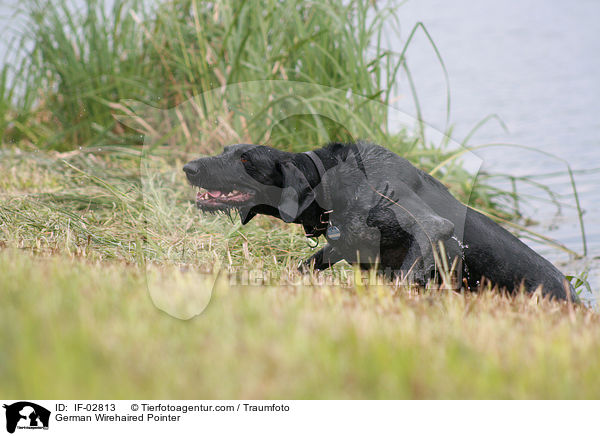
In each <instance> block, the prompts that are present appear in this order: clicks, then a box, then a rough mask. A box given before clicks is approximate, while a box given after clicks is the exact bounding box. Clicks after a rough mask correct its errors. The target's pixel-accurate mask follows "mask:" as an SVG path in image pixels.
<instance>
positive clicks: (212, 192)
mask: <svg viewBox="0 0 600 436" xmlns="http://www.w3.org/2000/svg"><path fill="white" fill-rule="evenodd" d="M208 195H210V196H211V197H212V198H217V197H220V196H221V191H208Z"/></svg>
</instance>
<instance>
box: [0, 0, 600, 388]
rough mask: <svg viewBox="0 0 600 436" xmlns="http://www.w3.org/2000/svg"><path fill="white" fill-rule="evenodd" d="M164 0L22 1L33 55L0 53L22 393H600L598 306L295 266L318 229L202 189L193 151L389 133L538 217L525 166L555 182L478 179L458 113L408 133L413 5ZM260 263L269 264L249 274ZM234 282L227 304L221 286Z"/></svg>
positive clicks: (10, 282) (9, 328) (453, 185)
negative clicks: (396, 27) (405, 104)
mask: <svg viewBox="0 0 600 436" xmlns="http://www.w3.org/2000/svg"><path fill="white" fill-rule="evenodd" d="M145 4H147V2H137V1H136V0H116V1H115V2H114V3H113V8H112V9H111V10H110V11H109V10H106V9H105V6H104V5H103V3H102V2H99V1H91V2H87V3H86V6H85V7H84V8H83V9H82V10H79V11H77V10H74V9H73V8H71V7H69V4H68V2H66V1H54V2H42V1H36V0H29V1H28V2H26V3H25V5H24V12H23V13H24V14H25V15H26V17H27V20H28V26H27V29H28V30H26V31H25V32H24V33H23V34H22V39H21V40H20V41H18V44H17V46H18V47H21V48H23V47H32V48H31V52H30V53H28V54H27V55H25V56H22V57H21V58H20V59H19V61H18V62H17V63H15V64H14V65H15V66H14V67H13V64H11V65H6V66H4V67H3V69H2V70H0V136H1V137H2V138H3V143H2V148H0V173H1V174H2V175H3V176H2V178H1V179H0V296H1V298H2V299H3V304H1V305H0V328H1V329H2V332H3V335H2V336H1V337H0V356H2V358H0V381H1V383H0V396H2V397H11V398H21V397H22V398H26V397H27V398H35V397H52V398H59V397H78V398H131V397H136V398H148V397H152V398H159V397H170V398H183V397H185V398H198V397H201V398H230V397H244V398H285V397H293V398H593V397H597V396H598V392H597V391H598V388H597V383H595V380H596V379H597V376H598V370H597V368H598V367H600V366H599V365H598V363H599V362H598V358H599V354H598V352H597V349H598V347H597V344H598V339H599V338H598V331H599V330H598V322H599V320H598V315H597V314H596V313H595V312H594V311H592V310H590V309H587V308H585V307H572V306H569V305H567V304H565V303H551V302H548V301H544V300H539V299H538V297H537V296H533V297H526V296H523V295H521V296H518V297H516V298H514V299H511V298H507V297H505V296H502V295H499V294H497V293H493V292H490V291H489V290H488V291H486V290H482V292H481V293H480V294H470V295H463V294H460V293H455V292H451V291H443V290H439V289H437V290H436V289H429V290H415V289H409V288H407V287H405V286H403V285H399V284H392V283H387V284H383V285H378V286H371V285H368V284H362V283H360V282H357V281H356V278H357V276H356V274H355V271H353V270H352V269H351V268H349V267H348V266H347V265H343V264H342V265H337V266H336V267H335V268H333V270H332V271H328V272H326V273H323V274H321V275H320V276H319V277H316V276H308V278H307V279H304V280H308V282H302V281H301V280H300V278H301V277H300V276H299V275H298V273H297V272H296V269H295V267H296V264H297V262H298V260H299V259H301V258H306V257H307V256H309V255H310V254H311V253H312V250H313V249H311V248H309V247H308V246H307V244H306V242H305V238H304V237H303V234H302V232H301V230H300V229H299V228H298V227H297V226H295V227H294V226H289V225H285V224H284V223H282V222H280V221H278V220H275V219H270V218H267V217H260V218H257V219H254V220H253V221H252V222H251V223H249V224H248V225H246V226H241V225H240V224H239V222H238V221H237V220H236V217H235V216H234V217H227V216H213V215H201V214H199V213H198V212H197V211H196V209H195V207H194V205H193V204H192V203H191V202H190V199H191V198H193V196H194V191H193V190H192V188H191V187H189V186H188V185H187V184H186V182H185V179H184V176H183V173H182V171H181V167H182V165H183V163H184V162H186V161H187V160H188V159H189V158H191V157H194V156H196V155H197V154H198V153H213V152H215V151H218V150H219V149H220V148H221V146H222V145H224V144H226V143H231V142H243V141H247V142H256V143H267V144H270V145H273V146H276V147H279V148H283V149H286V150H290V151H303V150H306V149H308V148H312V147H314V146H316V145H317V144H322V143H323V142H326V141H328V140H347V139H356V138H367V139H371V140H373V141H376V142H379V143H381V144H384V145H386V146H388V147H389V148H391V149H392V150H394V151H396V152H397V153H399V154H401V155H403V156H405V157H406V158H408V159H409V160H411V161H412V162H413V163H415V164H416V165H418V166H420V167H422V168H423V169H425V170H427V171H430V172H432V173H434V174H435V176H436V177H437V178H439V179H440V180H442V181H443V182H444V183H445V184H446V185H447V186H448V187H449V188H450V189H451V191H452V192H453V193H454V194H455V195H456V196H457V197H458V198H459V199H461V200H462V201H463V202H465V203H467V204H470V205H471V206H473V207H476V208H478V209H480V210H482V211H484V212H485V213H487V214H489V215H491V216H493V217H495V218H496V219H497V220H499V221H505V222H507V223H511V224H513V225H515V224H516V225H519V223H517V221H518V220H519V213H520V206H521V205H522V204H523V202H525V201H526V200H527V199H526V198H524V197H523V196H520V195H518V193H517V188H516V182H517V181H518V182H520V183H537V181H535V180H532V179H530V178H528V179H526V180H516V179H512V180H513V181H514V182H515V184H514V188H513V190H512V191H510V190H508V191H507V190H500V189H496V188H495V187H494V186H493V182H494V180H495V177H496V176H494V175H488V174H480V175H479V177H478V179H477V184H475V181H474V180H473V178H472V177H471V176H470V175H469V174H468V172H467V171H466V170H465V169H464V168H463V164H462V161H461V159H460V158H461V156H462V155H463V153H464V151H456V150H454V151H452V150H449V149H448V148H447V147H446V146H445V145H447V144H446V143H445V142H444V141H447V140H448V137H449V133H450V132H451V127H448V131H447V132H446V133H448V135H446V137H445V140H444V141H443V143H442V144H437V145H434V144H432V143H431V142H428V141H426V138H425V130H424V127H423V123H422V120H417V123H416V126H415V131H414V132H413V131H411V130H410V129H405V130H402V131H400V132H390V130H389V129H388V117H389V114H390V113H389V111H390V108H389V103H390V102H391V101H392V100H393V97H394V95H395V94H394V93H395V91H394V86H393V84H394V83H396V82H397V79H398V77H399V74H400V73H401V72H404V74H406V75H407V77H408V79H409V82H410V70H409V68H408V65H407V64H406V62H405V59H404V57H403V56H398V55H397V54H394V53H392V52H389V51H387V50H384V49H383V48H382V44H381V40H382V37H383V34H382V29H383V27H382V23H383V22H384V21H385V20H397V17H396V15H395V14H396V11H395V9H394V8H392V7H390V8H379V9H378V8H377V7H376V6H375V5H373V4H372V3H370V2H369V3H368V6H366V5H365V3H364V2H360V1H342V0H332V1H329V2H310V3H306V2H299V1H295V0H285V1H282V2H281V1H274V0H273V1H272V0H248V1H246V2H216V3H210V4H209V3H205V2H199V1H195V0H189V1H180V2H164V3H161V4H160V5H158V6H156V7H153V8H148V7H146V6H145ZM42 12H43V13H42ZM324 29H327V30H328V31H324ZM416 31H425V32H426V29H425V28H424V27H423V26H422V25H420V26H417V27H415V29H413V31H412V32H411V33H410V35H411V37H412V35H414V32H416ZM409 40H410V38H409ZM409 43H410V41H408V42H407V44H409ZM436 53H437V50H436ZM437 54H438V55H439V53H437ZM440 61H441V58H440ZM223 89H224V91H223ZM411 90H412V92H413V97H414V99H415V105H416V107H417V109H418V106H419V103H418V96H417V94H416V90H415V89H414V87H411ZM449 102H450V99H449V95H448V105H449ZM489 119H492V118H489ZM489 119H484V120H483V121H482V123H481V125H483V124H485V122H487V121H489ZM140 121H141V122H140ZM479 127H480V126H479V125H478V126H476V127H475V128H474V129H477V128H479ZM469 136H471V135H469ZM468 140H469V138H466V139H465V141H464V143H465V144H463V145H466V143H467V142H468ZM142 143H144V146H142ZM147 169H150V170H151V171H150V173H147V172H146V170H147ZM149 174H151V177H149V176H148V175H149ZM506 180H509V181H511V179H510V177H507V178H506ZM542 188H543V185H542ZM573 188H574V190H575V191H576V188H575V187H573ZM545 192H546V193H547V194H548V196H549V199H550V200H551V201H554V200H555V198H554V197H553V195H552V192H551V191H545ZM559 206H560V207H564V205H563V204H560V205H559ZM578 207H579V205H578ZM579 210H580V207H579ZM520 224H521V226H520V230H521V231H525V232H526V231H527V229H526V227H523V226H522V224H523V221H520ZM530 236H532V237H533V238H538V239H540V238H541V239H543V238H544V237H543V235H535V234H532V235H530ZM546 242H548V243H553V241H548V240H547V241H546ZM249 271H262V272H265V273H268V274H269V276H270V278H271V281H270V282H269V283H268V284H266V285H264V286H241V285H239V284H236V283H232V282H230V281H228V280H230V279H231V278H232V277H234V278H236V277H237V278H239V277H243V276H244V274H246V273H248V272H249ZM217 272H219V273H220V275H219V276H218V278H215V277H216V274H217ZM214 280H216V285H215V289H214V292H213V295H212V299H211V300H210V303H208V297H209V295H208V294H207V293H206V292H200V289H201V288H202V286H201V285H203V284H205V283H210V284H212V283H213V282H214ZM299 280H300V282H301V283H300V284H298V281H299ZM574 280H577V279H576V278H574ZM332 283H335V284H332ZM207 304H208V306H206V305H207ZM205 306H206V309H205V310H204V312H202V309H204V308H205ZM157 307H158V308H159V309H161V310H162V311H161V310H158V309H157ZM164 311H166V312H167V313H169V314H171V315H173V316H168V315H167V314H166V313H164ZM200 312H202V313H201V315H199V316H197V317H195V318H193V319H192V320H189V321H182V319H188V318H191V317H193V316H194V315H196V314H198V313H200ZM178 318H180V319H178ZM166 375H168V376H166Z"/></svg>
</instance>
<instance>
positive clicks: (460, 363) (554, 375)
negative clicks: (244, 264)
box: [0, 250, 600, 399]
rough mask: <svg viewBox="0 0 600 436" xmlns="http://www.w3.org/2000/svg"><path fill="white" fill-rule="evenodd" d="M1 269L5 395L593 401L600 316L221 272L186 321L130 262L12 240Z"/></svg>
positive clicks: (479, 298) (541, 304) (535, 304)
mask: <svg viewBox="0 0 600 436" xmlns="http://www.w3.org/2000/svg"><path fill="white" fill-rule="evenodd" d="M0 271H2V274H0V288H1V289H2V295H3V300H4V304H3V305H2V309H1V311H2V316H1V317H0V328H1V329H2V332H3V335H2V339H0V345H1V347H0V349H1V350H3V351H2V352H3V353H4V354H5V358H3V359H1V360H0V361H1V362H2V363H1V364H0V378H1V379H2V384H1V388H0V396H2V397H4V398H22V397H28V398H90V399H93V398H268V399H271V398H273V399H274V398H597V397H598V396H599V395H600V391H599V387H598V384H597V383H596V380H597V376H598V368H599V367H600V352H599V351H598V346H597V345H598V342H599V341H600V318H599V316H598V315H597V314H596V313H594V312H592V311H589V310H587V309H584V308H569V307H568V306H567V305H565V304H558V303H549V302H547V301H538V300H537V299H535V298H534V299H531V298H529V297H525V296H520V297H517V298H507V297H503V296H500V295H498V294H497V293H492V292H485V293H482V294H479V295H476V294H471V295H460V294H456V293H454V292H431V293H427V294H418V293H417V294H415V293H408V292H399V291H398V290H394V289H391V288H390V287H374V288H370V287H366V288H364V292H359V291H357V290H356V289H352V288H340V287H327V286H315V287H308V286H306V287H294V286H277V287H272V286H263V287H235V286H233V287H230V286H228V284H227V283H226V282H225V283H218V284H217V286H216V288H215V291H214V294H213V298H212V300H211V302H210V304H209V306H208V307H207V309H206V310H205V311H204V312H203V313H202V315H201V316H198V317H196V318H194V319H193V320H191V321H181V320H178V319H175V318H173V317H171V316H168V315H166V314H164V313H162V312H160V311H158V310H157V309H156V308H155V307H154V306H153V305H152V302H151V301H150V299H149V295H148V291H147V289H146V284H145V280H144V275H143V273H141V272H140V271H139V270H138V269H136V268H134V267H131V266H130V267H124V266H123V265H122V264H119V263H112V262H93V261H86V260H84V259H79V258H70V257H65V256H53V257H50V258H47V257H34V258H32V257H31V256H30V255H28V254H26V253H22V252H19V253H16V252H14V251H12V250H10V251H4V252H3V253H1V254H0ZM162 274H167V275H170V274H171V272H170V271H169V269H168V268H163V270H162ZM188 286H193V289H194V290H195V289H197V285H195V284H194V283H193V282H189V283H188Z"/></svg>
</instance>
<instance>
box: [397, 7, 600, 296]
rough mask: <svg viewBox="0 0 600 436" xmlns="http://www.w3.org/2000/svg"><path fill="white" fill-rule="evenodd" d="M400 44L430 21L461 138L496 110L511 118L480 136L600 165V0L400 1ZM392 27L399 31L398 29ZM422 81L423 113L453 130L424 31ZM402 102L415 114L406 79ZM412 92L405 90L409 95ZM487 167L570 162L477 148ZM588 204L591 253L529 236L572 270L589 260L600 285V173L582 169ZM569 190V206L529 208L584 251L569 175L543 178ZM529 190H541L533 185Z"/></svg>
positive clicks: (544, 167)
mask: <svg viewBox="0 0 600 436" xmlns="http://www.w3.org/2000/svg"><path fill="white" fill-rule="evenodd" d="M398 12H399V14H400V18H401V20H400V21H401V23H402V26H403V27H402V29H400V38H398V37H392V38H390V40H389V42H388V44H389V45H390V47H391V48H395V49H397V50H400V49H401V47H402V42H401V41H403V40H405V39H406V37H407V36H408V33H409V31H410V29H411V28H412V26H413V25H414V23H416V22H417V21H422V22H423V23H424V24H425V25H426V27H427V29H428V31H429V33H430V34H431V36H432V38H433V40H434V41H435V43H436V45H437V47H438V49H439V51H440V52H441V55H442V57H443V60H444V63H445V64H446V67H447V69H448V73H449V75H450V88H451V95H452V110H451V120H452V122H453V123H454V124H455V129H454V133H453V135H452V136H453V138H454V139H456V140H461V139H463V138H464V137H465V135H466V134H467V133H468V132H469V131H470V129H471V128H472V127H473V126H474V125H475V124H476V123H477V122H478V121H479V120H481V119H482V118H483V117H484V116H486V115H489V114H493V113H496V114H498V115H499V116H500V117H501V118H502V119H503V120H504V121H505V122H506V124H507V125H508V129H509V133H508V134H507V133H505V132H504V131H503V130H502V129H501V128H500V127H499V126H498V124H494V123H493V122H492V123H490V124H489V125H487V127H485V128H483V129H482V130H480V131H479V133H478V134H477V135H476V136H475V137H474V140H473V141H472V142H471V143H488V142H510V143H519V144H525V145H528V146H532V147H534V148H536V149H538V150H543V151H546V152H550V153H552V154H555V155H557V156H558V157H560V158H562V159H565V160H566V161H568V162H569V163H570V164H571V166H572V168H573V169H574V170H585V169H590V168H599V167H600V56H598V53H600V38H599V37H600V32H599V27H598V24H597V19H598V17H600V2H598V1H596V0H578V1H577V2H549V1H545V0H506V1H503V2H498V1H497V0H494V1H492V0H453V1H452V2H446V1H444V0H418V1H416V0H415V1H412V2H408V3H406V4H404V5H402V6H401V8H400V9H399V10H398ZM390 34H391V32H390ZM407 56H408V62H409V66H410V68H411V73H412V75H413V76H414V78H415V82H416V84H417V87H418V91H419V97H420V100H421V105H422V107H423V115H424V118H425V119H426V120H427V122H428V123H429V124H431V125H432V126H434V127H435V128H437V129H439V130H444V127H445V119H446V118H445V117H446V101H445V83H444V75H443V72H442V69H441V67H440V64H439V62H438V60H437V59H436V56H435V53H434V51H433V49H432V48H431V46H430V45H429V43H428V41H427V39H426V38H425V37H424V36H423V35H422V34H420V36H419V37H418V38H417V39H416V40H415V41H414V44H413V45H411V47H410V48H409V51H408V53H407ZM400 91H401V96H402V98H401V100H400V101H399V103H398V105H397V106H398V107H399V108H400V109H402V110H405V111H407V112H409V113H412V114H414V113H415V110H414V108H413V105H412V102H411V97H410V92H409V90H408V88H407V87H406V83H401V84H400ZM403 94H405V95H403ZM478 154H479V155H480V156H481V157H482V158H483V160H484V163H483V169H484V170H486V171H488V172H495V173H505V174H512V175H515V176H521V175H532V174H543V173H548V172H552V171H561V170H564V169H565V167H564V164H562V163H561V162H559V161H557V160H554V159H551V158H549V157H545V156H542V155H539V154H536V153H533V152H526V151H522V150H517V149H511V148H498V149H495V150H492V149H490V150H487V151H485V152H484V151H482V152H479V153H478ZM575 180H576V183H577V188H578V191H579V195H580V201H581V204H582V207H583V209H584V210H585V215H584V222H585V225H586V231H587V242H588V258H587V259H584V260H582V261H578V262H573V261H569V256H568V255H566V254H565V253H564V252H561V251H560V250H557V249H554V248H551V247H548V246H544V245H540V244H535V243H529V242H528V243H529V245H531V246H533V247H534V248H535V249H536V250H537V251H539V252H541V253H542V254H543V255H545V256H547V257H548V258H550V259H551V260H553V261H554V262H556V263H557V264H559V266H560V267H561V269H562V270H563V271H564V272H566V273H569V274H570V273H579V272H582V271H583V270H584V268H585V267H590V268H591V269H592V271H591V272H590V275H591V276H592V277H591V282H592V284H593V285H595V286H596V287H598V285H600V272H599V271H598V268H595V267H597V266H598V262H597V259H594V257H598V256H600V227H599V226H598V222H599V221H600V208H599V206H598V205H599V204H600V190H598V189H597V187H598V186H599V185H600V172H595V173H589V174H576V176H575ZM543 181H544V182H545V183H547V184H549V185H550V187H551V188H552V189H554V190H556V191H557V192H558V193H559V194H561V195H565V197H562V198H561V201H562V202H565V203H567V205H568V206H571V207H568V206H565V207H563V210H562V213H561V214H560V215H557V214H556V208H555V207H554V206H553V205H551V204H548V203H545V202H540V201H536V202H533V203H532V204H531V205H529V206H528V207H527V208H526V210H527V212H528V213H530V214H531V216H532V217H533V218H534V219H536V220H537V221H539V223H540V224H539V226H536V228H535V230H537V231H540V232H541V233H543V234H544V235H547V236H550V237H552V238H554V239H556V240H558V241H560V242H561V243H563V244H565V245H566V246H567V247H569V248H570V249H572V250H574V251H577V252H579V253H581V252H582V251H583V250H582V242H581V234H580V230H579V225H578V218H577V213H576V211H575V209H574V208H573V207H572V206H574V204H575V203H574V199H573V197H572V195H571V194H572V190H571V185H570V181H569V178H568V177H567V176H566V175H561V176H559V177H552V178H548V179H544V180H543ZM523 192H525V193H527V194H537V195H539V194H540V191H539V190H535V189H524V190H523Z"/></svg>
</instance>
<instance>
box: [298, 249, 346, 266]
mask: <svg viewBox="0 0 600 436" xmlns="http://www.w3.org/2000/svg"><path fill="white" fill-rule="evenodd" d="M340 260H342V256H341V255H340V254H339V253H338V252H337V251H336V249H335V248H333V247H332V246H331V245H329V244H327V245H326V246H325V247H323V248H321V249H320V250H319V251H317V252H316V253H315V254H313V255H312V256H310V257H309V258H308V259H306V260H305V261H303V262H302V263H301V264H300V266H299V267H298V270H299V271H300V272H302V273H306V272H309V271H310V269H311V267H313V268H314V269H315V270H316V271H321V270H324V269H327V268H329V267H330V266H332V265H334V264H336V263H337V262H339V261H340ZM313 265H314V266H313Z"/></svg>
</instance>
